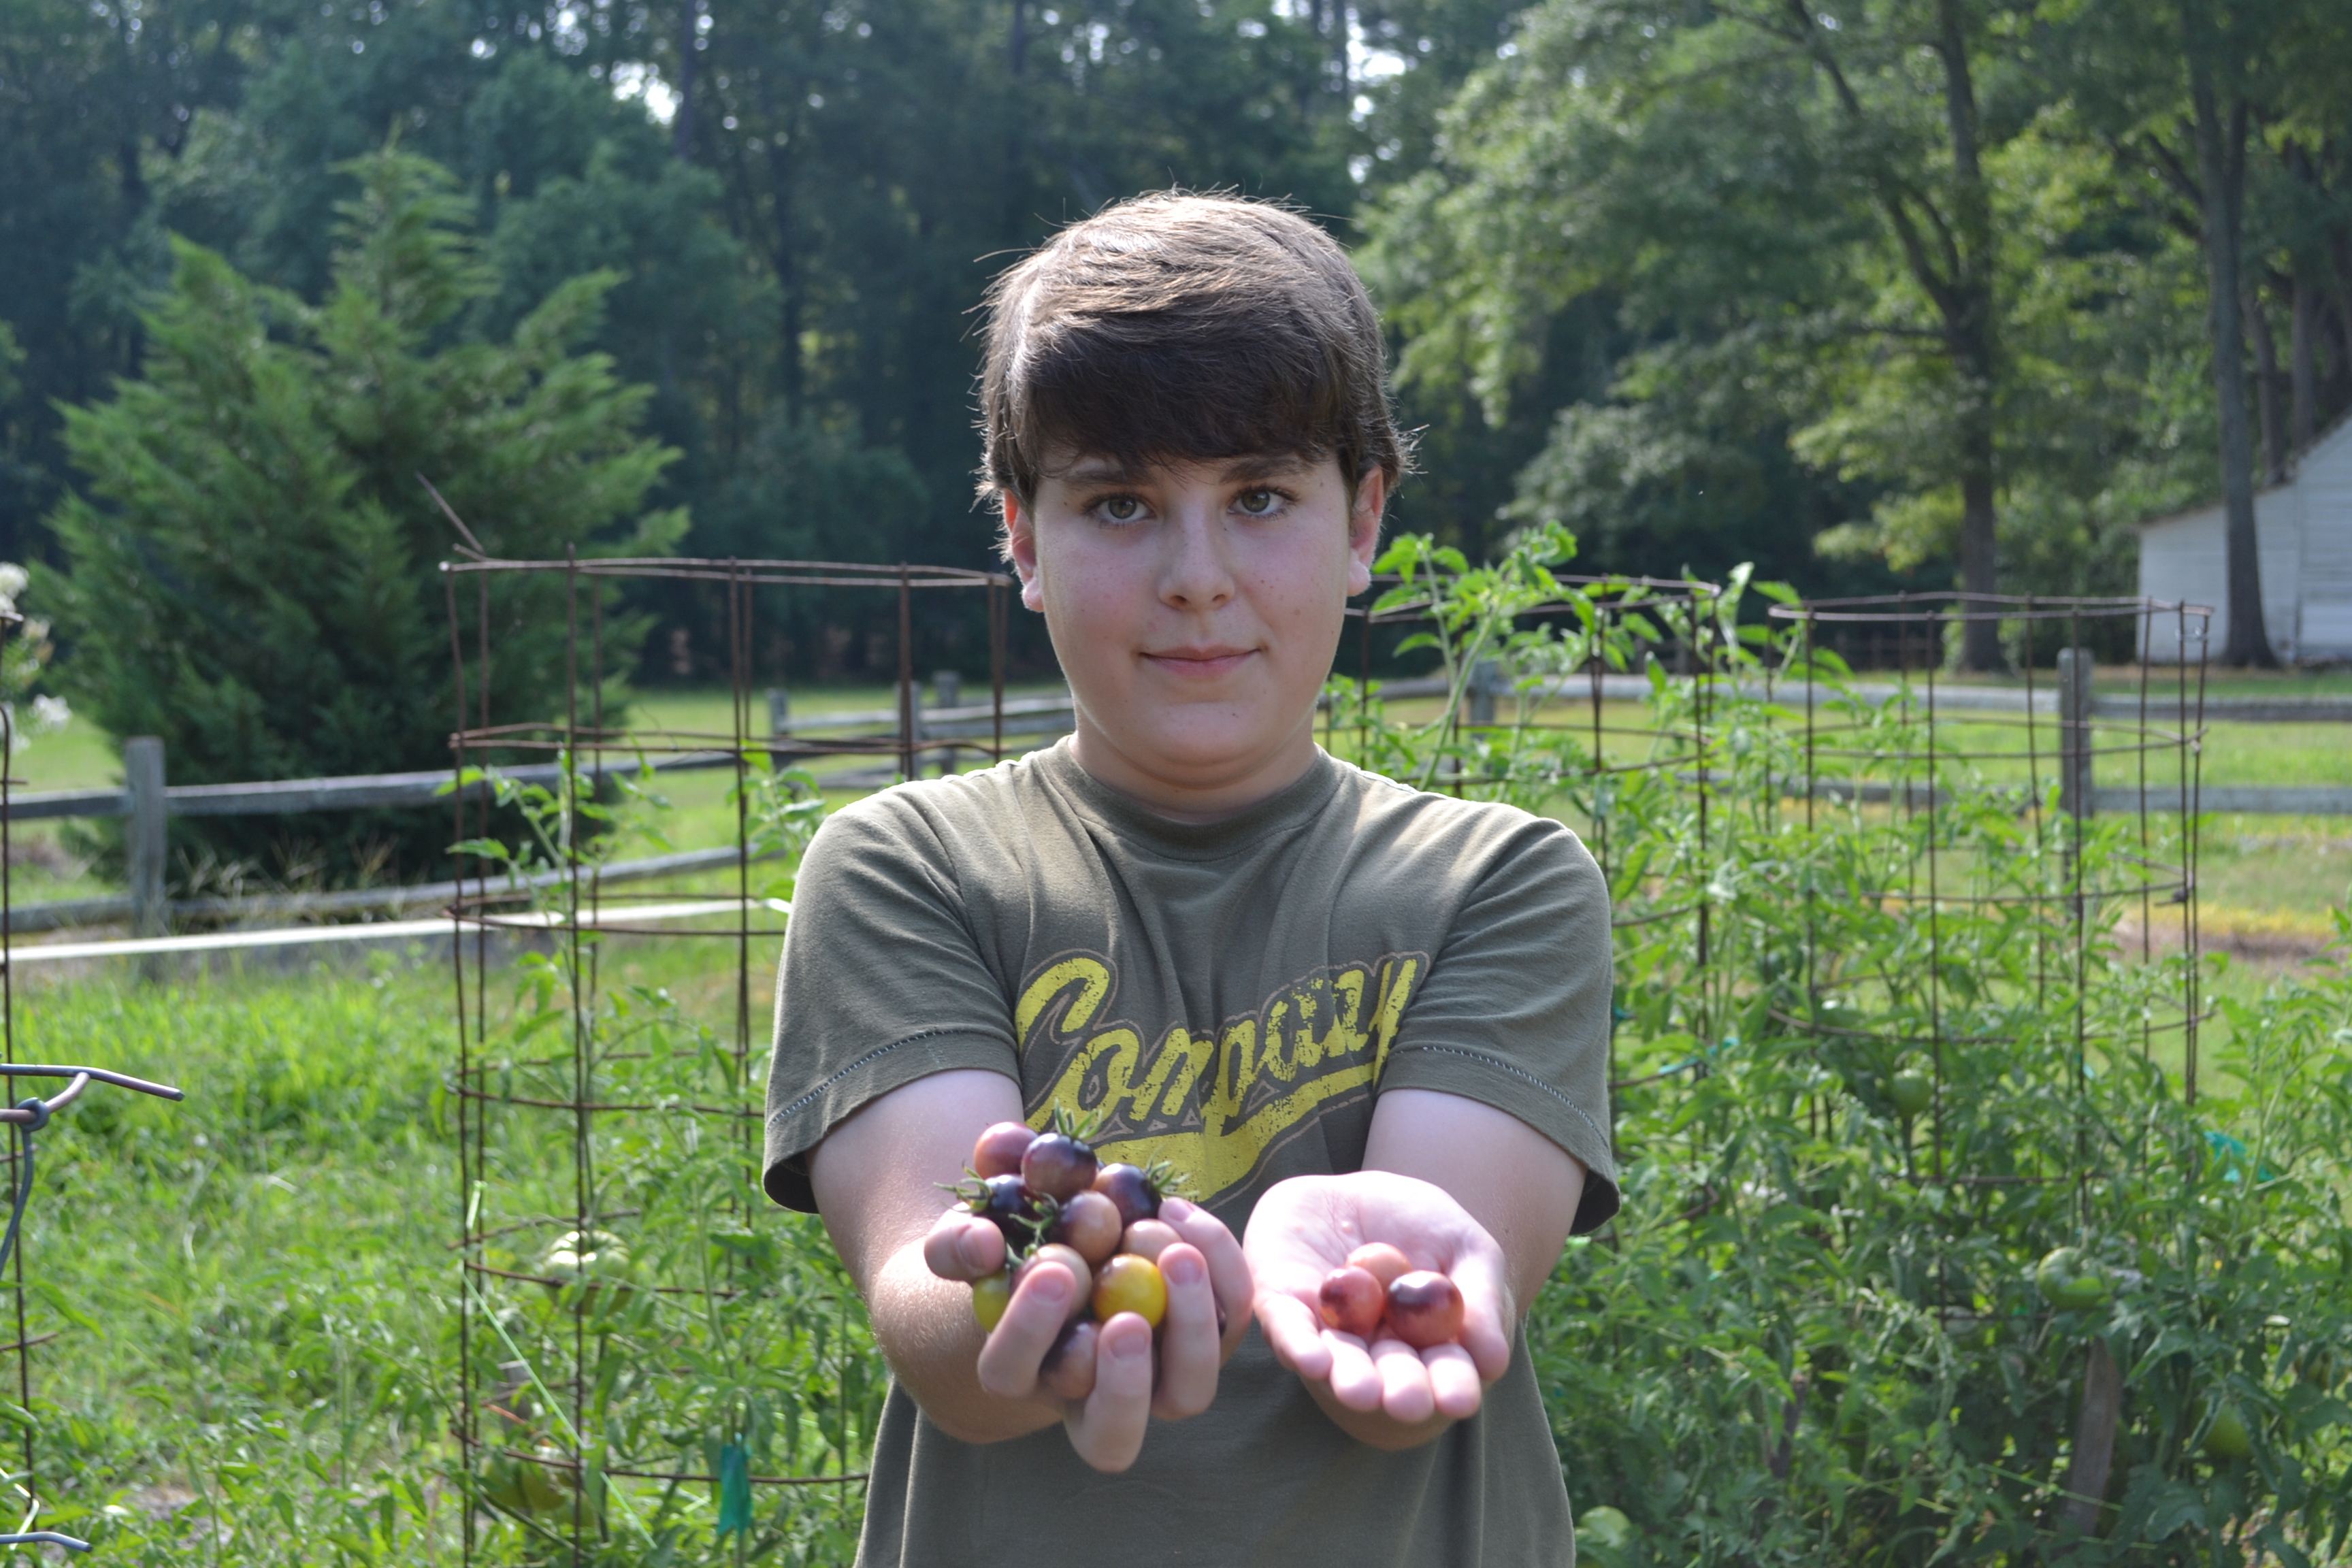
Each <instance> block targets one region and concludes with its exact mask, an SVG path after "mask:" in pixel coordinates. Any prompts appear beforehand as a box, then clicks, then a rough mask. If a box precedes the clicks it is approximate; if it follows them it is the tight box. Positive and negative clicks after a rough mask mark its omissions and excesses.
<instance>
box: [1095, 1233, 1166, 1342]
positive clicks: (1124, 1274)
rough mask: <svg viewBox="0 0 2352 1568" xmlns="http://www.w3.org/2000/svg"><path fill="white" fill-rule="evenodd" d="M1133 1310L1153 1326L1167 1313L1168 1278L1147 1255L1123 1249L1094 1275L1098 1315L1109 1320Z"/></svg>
mask: <svg viewBox="0 0 2352 1568" xmlns="http://www.w3.org/2000/svg"><path fill="white" fill-rule="evenodd" d="M1120 1312H1133V1313H1135V1314H1136V1315H1137V1316H1138V1317H1139V1318H1141V1319H1142V1320H1143V1321H1145V1322H1147V1323H1150V1325H1151V1326H1152V1327H1153V1328H1155V1329H1156V1328H1158V1327H1159V1326H1160V1319H1161V1318H1163V1317H1166V1316H1167V1315H1168V1281H1167V1280H1165V1279H1161V1278H1160V1269H1159V1268H1158V1267H1157V1266H1156V1265H1154V1264H1153V1263H1152V1261H1151V1260H1150V1258H1138V1257H1137V1256H1136V1255H1135V1254H1134V1253H1132V1252H1122V1253H1120V1254H1119V1255H1118V1257H1116V1258H1112V1259H1111V1260H1110V1261H1109V1262H1108V1263H1106V1264H1104V1265H1103V1266H1102V1268H1101V1270H1100V1271H1099V1272H1097V1274H1096V1275H1095V1316H1096V1317H1097V1318H1099V1319H1101V1320H1102V1321H1105V1322H1108V1321H1110V1320H1111V1319H1112V1318H1113V1317H1115V1316H1116V1315H1118V1313H1120Z"/></svg>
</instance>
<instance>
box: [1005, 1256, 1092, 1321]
mask: <svg viewBox="0 0 2352 1568" xmlns="http://www.w3.org/2000/svg"><path fill="white" fill-rule="evenodd" d="M1044 1263H1058V1264H1060V1265H1061V1266H1062V1267H1063V1268H1066V1269H1068V1270H1069V1271H1070V1279H1071V1280H1072V1282H1073V1283H1075V1284H1076V1287H1077V1289H1075V1290H1073V1291H1071V1292H1070V1312H1069V1315H1070V1316H1071V1317H1073V1318H1075V1317H1078V1316H1080V1315H1081V1314H1083V1313H1084V1312H1085V1311H1086V1310H1087V1294H1088V1293H1089V1292H1090V1291H1092V1290H1093V1289H1094V1288H1095V1279H1094V1270H1093V1269H1091V1268H1087V1260H1086V1259H1085V1258H1081V1257H1079V1256H1078V1254H1077V1250H1076V1248H1075V1247H1065V1246H1063V1245H1062V1244H1061V1243H1060V1242H1058V1241H1053V1242H1047V1243H1046V1244H1045V1246H1043V1247H1039V1248H1038V1249H1037V1250H1036V1251H1034V1252H1033V1253H1031V1254H1030V1255H1029V1256H1028V1258H1025V1259H1024V1261H1023V1262H1022V1264H1021V1267H1019V1268H1015V1269H1014V1270H1013V1289H1016V1290H1018V1289H1020V1288H1021V1281H1023V1280H1024V1279H1027V1278H1029V1274H1030V1271H1031V1270H1032V1269H1034V1268H1037V1266H1038V1265H1040V1264H1044Z"/></svg>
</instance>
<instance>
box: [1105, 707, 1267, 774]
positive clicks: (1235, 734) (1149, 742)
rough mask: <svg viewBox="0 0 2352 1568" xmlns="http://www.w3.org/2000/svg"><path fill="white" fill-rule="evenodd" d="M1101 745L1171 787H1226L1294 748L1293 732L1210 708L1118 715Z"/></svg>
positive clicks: (1251, 715)
mask: <svg viewBox="0 0 2352 1568" xmlns="http://www.w3.org/2000/svg"><path fill="white" fill-rule="evenodd" d="M1103 728H1104V731H1105V732H1104V739H1106V740H1108V742H1110V743H1111V745H1112V746H1113V747H1114V748H1115V749H1116V750H1117V751H1118V752H1119V754H1120V755H1121V756H1122V757H1123V758H1124V759H1125V760H1126V762H1127V763H1128V765H1129V766H1130V767H1133V768H1136V769H1139V770H1140V771H1141V772H1144V773H1150V774H1154V775H1156V776H1158V777H1160V778H1163V779H1165V780H1167V781H1168V782H1170V783H1171V784H1180V783H1181V784H1217V783H1224V782H1229V781H1232V780H1233V779H1234V778H1235V777H1237V776H1238V775H1243V774H1246V773H1250V772H1253V771H1254V770H1255V769H1256V768H1259V767H1263V766H1265V765H1266V764H1267V763H1271V762H1274V761H1275V760H1276V759H1277V758H1278V757H1279V756H1280V755H1281V754H1282V753H1283V752H1285V751H1286V750H1287V749H1289V748H1290V747H1291V746H1294V745H1295V744H1296V743H1297V734H1298V727H1297V725H1296V724H1287V723H1280V722H1276V721H1274V720H1272V719H1271V718H1269V717H1267V716H1264V715H1259V714H1254V713H1249V712H1246V711H1244V712H1241V713H1236V712H1234V710H1233V709H1232V708H1231V707H1221V706H1220V705H1217V704H1212V703H1196V704H1188V705H1186V707H1184V708H1181V709H1177V710H1172V711H1166V712H1162V713H1158V714H1150V715H1137V714H1129V715H1121V716H1119V717H1118V719H1116V720H1114V721H1113V722H1112V723H1110V724H1108V725H1105V726H1104V727H1103Z"/></svg>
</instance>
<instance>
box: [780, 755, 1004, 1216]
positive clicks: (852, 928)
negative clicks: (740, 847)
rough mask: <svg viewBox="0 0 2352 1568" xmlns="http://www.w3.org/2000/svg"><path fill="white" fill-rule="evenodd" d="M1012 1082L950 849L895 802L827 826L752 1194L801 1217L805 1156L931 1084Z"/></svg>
mask: <svg viewBox="0 0 2352 1568" xmlns="http://www.w3.org/2000/svg"><path fill="white" fill-rule="evenodd" d="M954 1068H985V1069H987V1070H989V1071H992V1072H1001V1073H1003V1074H1004V1075H1005V1076H1006V1077H1008V1078H1011V1079H1014V1080H1015V1081H1016V1082H1017V1081H1018V1080H1019V1078H1020V1065H1019V1058H1018V1053H1017V1051H1016V1049H1015V1047H1014V1043H1013V1017H1012V1005H1011V1002H1010V1000H1009V998H1008V997H1007V995H1006V994H1005V990H1004V986H1003V984H1002V983H1001V982H1000V981H999V980H998V979H997V977H996V976H995V975H994V973H992V971H991V970H990V969H989V967H988V965H987V964H986V963H984V962H983V961H982V957H981V954H980V949H979V944H978V942H976V941H975V939H974V937H973V934H972V930H971V921H970V918H969V914H968V911H967V910H966V908H965V904H964V900H963V897H962V893H961V889H960V887H959V885H958V883H957V880H956V877H955V874H954V866H953V859H952V857H951V856H950V847H949V846H948V845H947V844H945V843H943V842H942V841H941V838H940V831H939V829H938V828H937V827H936V826H934V824H933V822H932V820H931V819H930V818H929V817H928V816H925V814H924V813H923V812H921V811H920V810H919V809H918V808H916V807H915V806H914V805H912V804H911V803H909V802H908V800H907V799H906V797H905V795H904V794H903V793H901V792H886V793H885V794H882V795H874V796H871V797H869V798H868V799H866V800H863V801H860V802H858V803H857V804H856V805H852V806H850V807H848V808H847V809H845V810H844V811H842V812H840V813H838V814H836V815H835V816H832V817H830V818H828V819H827V820H826V822H825V824H824V826H823V827H822V828H820V829H819V830H818V832H817V835H816V837H815V838H814V840H812V841H811V843H810V845H809V847H808V850H807V852H806V854H805V855H803V858H802V862H801V870H800V877H799V879H798V882H797V884H796V886H795V888H794V889H793V913H792V919H791V921H790V923H789V924H788V925H787V926H786V927H785V933H784V954H783V961H782V968H781V969H780V971H779V973H778V975H777V981H776V1043H775V1055H774V1057H773V1058H772V1060H771V1062H770V1065H769V1068H768V1113H767V1151H766V1158H765V1160H764V1162H763V1164H762V1185H763V1186H764V1187H765V1188H766V1190H767V1194H768V1195H769V1196H770V1197H771V1198H773V1199H774V1200H775V1201H776V1202H777V1203H779V1204H782V1205H785V1206H786V1207H788V1208H794V1209H800V1210H803V1211H808V1212H813V1211H814V1209H815V1207H816V1197H815V1194H814V1191H813V1190H812V1189H811V1188H810V1186H809V1179H808V1166H807V1157H808V1152H809V1151H810V1150H812V1149H814V1148H815V1147H816V1145H817V1144H818V1143H820V1142H824V1136H825V1134H826V1133H828V1132H830V1131H832V1130H833V1129H834V1128H835V1126H837V1125H839V1124H840V1123H841V1122H842V1121H844V1120H845V1119H846V1118H847V1117H849V1116H850V1115H851V1114H852V1113H853V1112H855V1111H856V1110H858V1109H859V1108H860V1107H862V1106H864V1105H866V1103H868V1102H869V1101H871V1100H876V1099H878V1098H879V1097H881V1096H882V1095H885V1094H887V1093H889V1092H890V1091H891V1090H892V1089H898V1088H900V1087H902V1086H904V1085H906V1084H908V1083H912V1082H913V1081H914V1080H915V1079H919V1078H924V1077H927V1076H929V1074H932V1073H935V1072H946V1071H949V1070H951V1069H954Z"/></svg>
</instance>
